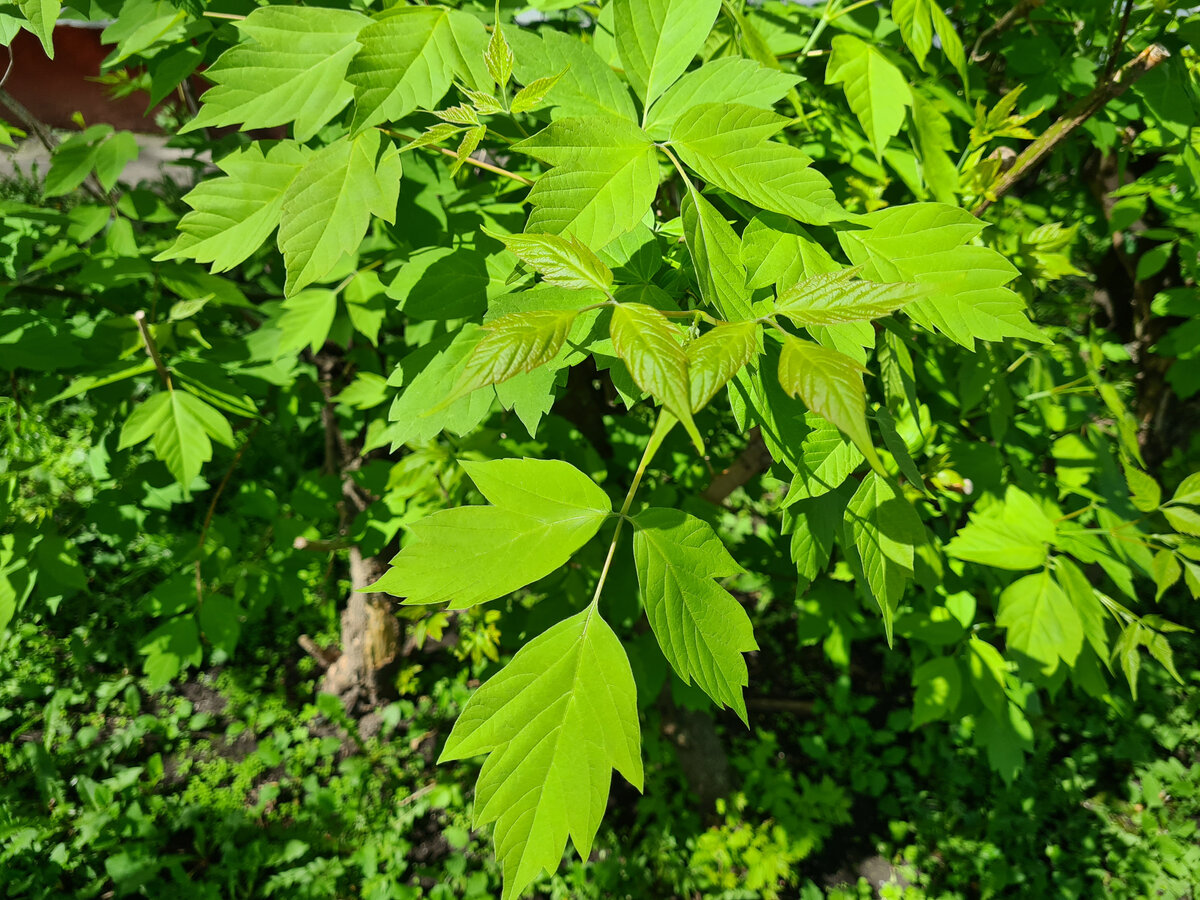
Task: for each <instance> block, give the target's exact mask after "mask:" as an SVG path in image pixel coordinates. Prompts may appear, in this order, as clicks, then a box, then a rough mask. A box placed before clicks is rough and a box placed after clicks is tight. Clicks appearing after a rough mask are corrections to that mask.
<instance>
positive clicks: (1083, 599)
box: [1054, 556, 1108, 661]
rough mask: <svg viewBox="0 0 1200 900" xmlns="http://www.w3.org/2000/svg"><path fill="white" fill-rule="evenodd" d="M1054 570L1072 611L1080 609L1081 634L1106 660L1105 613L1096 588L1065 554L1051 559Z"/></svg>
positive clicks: (1106, 615)
mask: <svg viewBox="0 0 1200 900" xmlns="http://www.w3.org/2000/svg"><path fill="white" fill-rule="evenodd" d="M1054 571H1055V574H1056V575H1057V576H1058V583H1059V585H1060V586H1061V587H1062V589H1063V590H1064V591H1066V592H1067V596H1068V597H1070V598H1071V603H1072V605H1073V606H1074V607H1075V612H1077V613H1079V622H1080V624H1081V625H1082V626H1083V636H1084V637H1085V638H1086V639H1087V642H1088V644H1090V645H1091V647H1092V649H1093V650H1095V651H1096V655H1097V656H1098V657H1100V659H1102V660H1106V661H1107V660H1108V632H1107V628H1106V626H1107V623H1108V613H1107V611H1106V610H1105V609H1104V606H1103V604H1101V602H1100V600H1099V599H1098V598H1097V597H1096V589H1095V588H1094V587H1092V583H1091V582H1090V581H1088V579H1087V576H1086V575H1084V574H1083V572H1082V571H1081V570H1080V568H1079V566H1077V565H1075V563H1073V562H1071V560H1070V559H1068V558H1067V557H1065V556H1058V557H1055V559H1054Z"/></svg>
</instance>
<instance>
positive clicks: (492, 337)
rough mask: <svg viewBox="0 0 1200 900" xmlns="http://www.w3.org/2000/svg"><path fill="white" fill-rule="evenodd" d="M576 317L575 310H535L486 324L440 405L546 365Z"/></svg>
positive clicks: (512, 314) (556, 353)
mask: <svg viewBox="0 0 1200 900" xmlns="http://www.w3.org/2000/svg"><path fill="white" fill-rule="evenodd" d="M578 314H579V313H578V312H577V311H576V310H535V311H533V312H521V313H511V314H509V315H507V316H500V317H499V318H498V319H493V320H492V321H490V322H488V323H487V324H486V325H484V327H483V330H484V335H483V338H482V339H481V340H480V341H479V343H478V344H476V345H475V349H474V350H473V351H471V355H470V356H469V357H467V362H466V365H465V366H464V367H463V370H462V372H461V374H460V375H459V376H458V381H457V382H456V383H455V385H454V388H453V389H452V390H451V391H450V394H449V396H448V397H447V399H445V400H443V401H442V404H445V405H448V404H450V403H453V402H454V401H455V400H457V399H458V398H459V397H462V396H465V395H466V394H469V393H471V391H474V390H476V389H477V388H481V387H484V386H486V385H489V384H498V383H499V382H502V381H507V380H508V379H510V378H513V377H514V376H516V375H520V374H521V373H522V372H529V371H532V370H533V369H536V368H537V367H538V366H541V365H544V364H546V363H548V362H550V360H552V359H554V357H555V356H557V355H558V351H559V350H561V349H562V345H563V343H564V342H565V341H566V339H567V335H568V334H569V333H570V331H571V325H572V324H574V322H575V317H576V316H577V315H578Z"/></svg>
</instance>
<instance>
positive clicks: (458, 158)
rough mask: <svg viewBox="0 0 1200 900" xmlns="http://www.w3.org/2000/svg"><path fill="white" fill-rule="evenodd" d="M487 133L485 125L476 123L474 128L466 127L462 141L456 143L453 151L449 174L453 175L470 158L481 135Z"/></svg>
mask: <svg viewBox="0 0 1200 900" xmlns="http://www.w3.org/2000/svg"><path fill="white" fill-rule="evenodd" d="M485 134H487V126H486V125H476V126H475V127H474V128H468V129H467V133H466V134H464V135H463V139H462V142H461V143H460V144H459V145H458V149H457V150H455V151H454V162H453V163H451V165H450V174H451V175H453V174H454V173H456V172H457V171H458V170H459V169H461V168H462V167H463V166H464V165H465V164H466V162H467V160H468V159H470V157H471V154H472V153H474V152H475V150H476V148H478V147H479V142H480V141H481V140H483V136H484V135H485Z"/></svg>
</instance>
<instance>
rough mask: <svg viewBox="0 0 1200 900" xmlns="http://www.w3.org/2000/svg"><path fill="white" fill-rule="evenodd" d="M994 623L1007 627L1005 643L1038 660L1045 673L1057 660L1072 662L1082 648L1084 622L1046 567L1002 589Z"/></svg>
mask: <svg viewBox="0 0 1200 900" xmlns="http://www.w3.org/2000/svg"><path fill="white" fill-rule="evenodd" d="M996 624H997V625H998V626H1000V627H1001V628H1007V629H1008V646H1010V647H1012V648H1013V649H1014V650H1018V651H1020V652H1021V653H1024V654H1025V655H1026V656H1028V657H1029V658H1030V659H1033V660H1036V661H1037V662H1040V663H1041V664H1042V671H1043V672H1045V673H1046V674H1048V675H1049V674H1051V673H1053V672H1054V670H1055V669H1056V668H1058V663H1059V660H1062V661H1063V662H1065V663H1066V664H1067V665H1068V666H1071V665H1074V664H1075V660H1076V659H1078V658H1079V651H1080V650H1082V649H1083V621H1082V620H1081V619H1080V617H1079V613H1078V611H1077V610H1076V609H1075V605H1074V604H1073V603H1071V600H1070V598H1068V597H1067V595H1066V593H1064V592H1063V589H1062V588H1061V587H1059V585H1058V582H1057V581H1055V580H1054V578H1053V577H1052V576H1051V575H1050V572H1049V570H1047V569H1043V570H1042V571H1041V572H1038V573H1035V574H1033V575H1026V576H1025V577H1024V578H1021V579H1018V580H1017V581H1015V582H1013V583H1012V584H1010V585H1009V586H1008V587H1006V588H1005V589H1004V592H1003V593H1001V595H1000V608H999V610H998V611H997V614H996Z"/></svg>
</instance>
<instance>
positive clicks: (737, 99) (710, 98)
mask: <svg viewBox="0 0 1200 900" xmlns="http://www.w3.org/2000/svg"><path fill="white" fill-rule="evenodd" d="M799 80H800V78H799V76H796V75H790V74H788V73H786V72H782V71H780V70H779V69H771V68H768V67H767V66H764V65H762V64H760V63H758V62H755V61H754V60H752V59H743V58H741V57H737V56H728V57H725V58H724V59H714V60H712V61H711V62H707V63H705V64H704V65H702V66H701V67H700V68H698V69H693V70H692V71H691V72H688V73H686V74H685V75H684V76H683V77H682V78H680V79H679V80H678V81H677V82H675V84H673V85H672V86H671V87H670V89H668V90H667V92H666V93H664V94H663V95H662V96H661V97H659V98H658V100H656V101H655V102H654V105H653V106H651V107H650V111H649V113H647V115H646V126H645V128H646V133H647V134H648V135H650V137H652V138H654V139H655V140H656V141H661V140H666V139H667V138H668V137H669V136H670V133H671V126H672V125H674V124H675V121H676V120H677V119H678V118H679V117H680V116H681V115H683V114H684V113H685V112H687V111H688V110H689V109H692V108H693V107H695V106H699V105H700V104H702V103H741V104H744V105H746V106H753V107H757V108H759V109H770V108H771V107H772V106H774V105H775V103H776V102H777V101H778V100H780V99H781V98H783V97H784V96H785V95H786V94H787V92H788V91H789V90H791V89H792V88H793V87H794V86H795V85H796V83H797V82H798V81H799Z"/></svg>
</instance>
